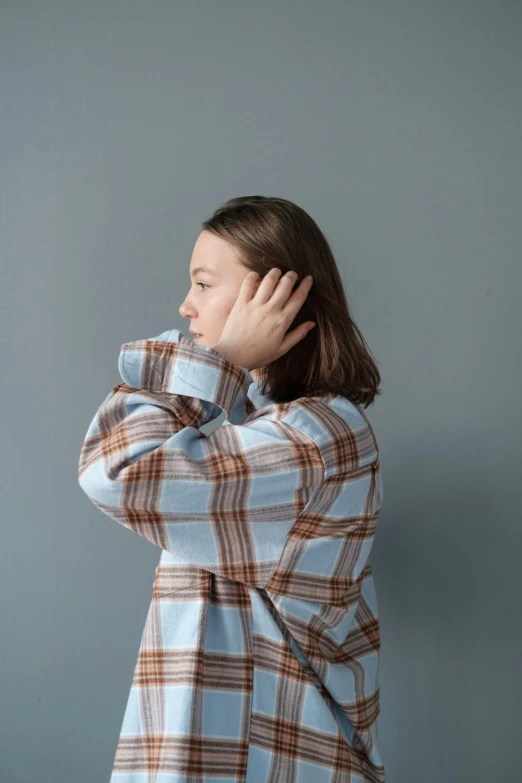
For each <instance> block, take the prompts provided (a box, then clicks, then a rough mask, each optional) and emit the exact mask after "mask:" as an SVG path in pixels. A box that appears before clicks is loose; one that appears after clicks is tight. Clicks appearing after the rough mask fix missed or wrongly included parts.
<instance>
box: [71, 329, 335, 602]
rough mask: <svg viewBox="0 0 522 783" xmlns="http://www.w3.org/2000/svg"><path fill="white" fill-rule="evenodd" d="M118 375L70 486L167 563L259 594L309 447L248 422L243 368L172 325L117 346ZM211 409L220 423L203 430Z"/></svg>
mask: <svg viewBox="0 0 522 783" xmlns="http://www.w3.org/2000/svg"><path fill="white" fill-rule="evenodd" d="M118 368H119V372H120V375H121V377H122V379H123V383H120V384H118V385H117V386H115V387H114V388H113V389H112V391H111V392H110V393H109V394H108V396H107V397H106V399H105V400H104V401H103V403H102V404H101V406H100V408H99V409H98V411H97V413H96V415H95V416H94V418H93V419H92V421H91V423H90V425H89V428H88V430H87V434H86V436H85V439H84V442H83V445H82V448H81V454H80V461H79V472H78V479H79V483H80V486H81V488H82V489H83V491H84V492H85V493H86V494H87V496H88V497H89V498H90V499H91V501H92V502H93V503H94V504H95V505H96V506H97V507H98V508H99V509H100V510H101V511H102V512H103V513H105V514H106V515H107V516H108V517H110V518H112V519H114V520H115V521H116V522H118V523H120V524H121V525H124V526H125V527H127V528H129V530H132V531H133V532H135V533H138V534H139V535H140V536H142V537H143V538H146V539H147V540H148V541H150V542H151V543H153V544H156V545H157V546H159V547H161V548H162V549H165V550H168V551H169V552H170V553H171V554H172V555H173V556H174V559H173V560H172V559H170V560H169V562H176V561H178V562H179V563H180V564H183V565H185V566H193V567H197V568H202V569H206V570H208V571H211V572H213V573H215V574H219V575H221V576H224V577H227V578H230V579H233V580H237V581H240V582H243V583H245V584H251V585H254V586H257V587H263V586H264V585H265V584H267V582H268V581H269V579H270V577H271V575H272V574H273V573H274V571H275V569H276V567H277V564H278V561H279V559H280V557H281V554H282V551H283V547H284V545H285V543H286V540H287V537H288V533H289V531H290V530H291V528H292V527H293V525H294V523H295V522H296V519H297V517H298V516H299V515H300V514H301V513H302V512H303V511H304V510H305V508H306V506H307V504H308V502H309V500H310V498H311V495H312V493H313V490H314V488H315V487H316V486H317V485H318V484H320V483H321V481H322V479H323V477H324V463H323V460H322V457H321V452H320V450H319V448H318V446H317V445H316V443H315V442H314V441H313V440H312V438H310V437H309V436H308V435H306V434H305V433H304V432H303V431H302V429H300V428H298V427H295V426H292V425H290V424H288V422H284V421H281V420H275V421H274V420H272V419H268V418H265V417H262V416H259V417H256V416H252V417H250V418H249V416H250V414H251V413H255V408H254V407H253V406H252V404H251V401H250V399H249V398H248V397H247V391H248V387H249V385H250V383H252V381H253V378H252V376H251V375H250V373H249V371H248V370H247V369H245V368H242V367H239V366H238V365H236V364H234V363H232V362H230V361H229V360H228V359H226V358H225V356H224V355H223V354H221V353H220V352H219V351H217V350H215V349H213V348H210V347H208V346H199V345H197V344H195V343H193V342H192V341H190V340H189V339H188V338H187V337H186V336H185V335H184V334H182V333H181V332H180V331H179V330H178V329H172V330H169V331H168V332H164V333H162V334H161V335H160V336H159V337H156V338H152V339H150V340H139V341H137V342H133V343H124V344H123V345H122V346H121V349H120V356H119V361H118ZM221 411H225V413H226V414H227V418H228V420H229V422H230V423H229V424H227V425H226V426H222V427H219V428H218V429H216V430H215V431H214V432H212V433H211V434H210V435H207V436H205V435H203V433H201V432H200V431H199V429H198V428H199V427H200V426H201V425H202V424H205V423H207V422H210V421H212V420H213V419H215V418H217V417H218V416H219V415H220V413H221Z"/></svg>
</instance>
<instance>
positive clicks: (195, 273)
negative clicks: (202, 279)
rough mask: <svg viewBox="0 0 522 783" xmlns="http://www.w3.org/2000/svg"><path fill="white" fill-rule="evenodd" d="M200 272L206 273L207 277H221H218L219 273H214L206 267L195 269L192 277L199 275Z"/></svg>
mask: <svg viewBox="0 0 522 783" xmlns="http://www.w3.org/2000/svg"><path fill="white" fill-rule="evenodd" d="M198 272H205V273H206V274H207V275H214V277H220V276H221V275H218V273H217V272H213V271H212V269H209V268H208V267H206V266H197V267H196V268H195V269H193V270H192V276H194V275H197V273H198Z"/></svg>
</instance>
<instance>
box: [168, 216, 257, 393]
mask: <svg viewBox="0 0 522 783" xmlns="http://www.w3.org/2000/svg"><path fill="white" fill-rule="evenodd" d="M236 253H237V251H236V249H235V248H234V247H233V246H232V245H231V244H229V243H228V242H226V240H224V239H222V238H221V237H218V236H216V235H215V234H212V233H211V232H210V231H202V232H201V234H200V235H199V237H198V238H197V241H196V244H195V245H194V250H193V251H192V258H191V261H190V267H189V274H190V280H191V287H190V290H189V292H188V294H187V296H186V297H185V300H184V301H183V302H182V304H181V305H180V307H179V312H180V315H182V316H183V318H188V319H189V320H190V323H189V329H192V330H193V331H194V332H199V333H200V334H201V337H194V342H195V343H196V344H197V345H208V346H210V347H213V346H214V345H216V343H217V342H218V340H219V338H220V337H221V332H222V331H223V328H224V326H225V323H226V320H227V318H228V315H229V313H230V311H231V310H232V308H233V306H234V304H235V301H236V299H237V297H238V295H239V290H240V288H241V283H242V282H243V278H244V277H245V276H246V275H247V274H248V272H249V271H250V270H249V269H247V268H246V267H244V266H242V264H240V263H239V261H238V260H237V255H236ZM199 267H205V270H204V271H203V270H201V271H199ZM255 372H256V371H255V370H254V371H252V372H251V375H252V377H253V378H255V377H256V375H255Z"/></svg>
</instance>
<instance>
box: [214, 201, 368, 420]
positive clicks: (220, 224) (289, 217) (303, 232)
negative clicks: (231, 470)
mask: <svg viewBox="0 0 522 783" xmlns="http://www.w3.org/2000/svg"><path fill="white" fill-rule="evenodd" d="M201 227H202V230H203V231H210V232H212V233H214V234H216V235H217V236H219V237H222V238H223V239H225V240H226V241H227V242H230V243H231V244H232V245H234V246H235V247H236V248H237V250H238V251H239V254H238V256H239V257H238V260H239V263H241V264H242V265H243V266H245V267H246V268H248V269H253V270H254V271H256V272H257V273H258V274H259V275H260V276H261V277H263V276H264V275H265V274H266V273H267V272H268V271H269V270H270V269H272V268H273V267H278V268H279V269H280V270H281V272H282V273H283V274H286V272H289V271H290V270H293V271H295V272H297V275H298V278H297V280H296V282H295V286H294V288H295V287H297V286H298V285H299V284H300V283H301V280H303V278H304V277H306V275H309V274H311V275H312V276H313V285H312V288H311V289H310V292H309V294H308V296H307V298H306V300H305V302H304V304H303V306H302V307H301V309H300V310H299V312H298V313H297V315H296V317H295V318H294V320H293V322H292V324H291V326H290V327H289V331H291V330H293V329H295V327H296V326H298V325H299V324H301V323H303V322H304V321H309V320H311V321H313V322H314V323H315V324H316V326H315V328H314V329H312V331H311V332H308V334H307V335H306V337H304V338H303V339H302V340H300V341H299V342H298V343H297V345H294V347H293V348H291V349H290V350H289V351H287V353H286V354H284V355H283V356H281V357H279V359H277V360H276V361H274V362H271V364H269V365H268V366H267V367H263V368H260V369H259V374H260V378H261V379H262V389H261V391H262V393H263V394H267V393H269V395H270V397H271V398H272V399H273V400H274V401H275V402H290V401H291V400H295V399H298V398H299V397H312V396H316V395H329V394H332V395H341V396H343V397H346V398H348V399H349V400H350V401H351V402H353V403H355V404H362V405H363V406H364V407H365V408H367V407H368V406H369V405H371V404H372V403H373V401H374V398H375V396H376V395H378V394H381V391H380V389H379V388H378V387H379V384H380V382H381V376H380V374H379V370H378V369H377V364H376V363H375V360H374V358H373V356H372V354H371V352H370V350H369V348H368V346H367V344H366V342H365V340H364V338H363V336H362V334H361V332H360V331H359V329H358V327H357V325H356V324H355V322H354V320H353V318H352V317H351V315H350V311H349V308H348V302H347V299H346V294H345V291H344V288H343V283H342V280H341V276H340V274H339V270H338V269H337V265H336V263H335V259H334V256H333V253H332V250H331V248H330V246H329V244H328V241H327V240H326V237H325V236H324V234H323V233H322V231H321V230H320V228H319V226H318V225H317V223H316V222H315V221H314V220H313V219H312V218H311V217H310V215H308V213H307V212H305V210H304V209H302V208H301V207H299V206H297V204H294V203H292V202H291V201H287V200H286V199H283V198H273V197H268V196H241V197H239V198H233V199H230V200H229V201H226V202H225V203H224V204H223V205H222V206H220V207H219V208H218V209H216V211H215V212H214V214H213V215H212V216H211V217H210V218H208V219H207V220H205V221H203V223H202V224H201Z"/></svg>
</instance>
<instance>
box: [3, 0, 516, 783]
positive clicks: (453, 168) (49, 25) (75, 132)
mask: <svg viewBox="0 0 522 783" xmlns="http://www.w3.org/2000/svg"><path fill="white" fill-rule="evenodd" d="M0 20H1V29H0V35H1V69H0V73H1V75H0V79H1V85H0V86H1V104H0V110H1V122H0V134H1V138H0V150H1V171H0V176H1V189H0V197H1V199H2V203H1V208H0V215H1V216H2V220H1V225H2V231H1V234H0V243H1V244H0V253H1V281H0V282H1V294H2V306H1V309H0V315H1V324H0V335H1V341H2V369H3V372H2V384H1V392H2V410H3V414H4V415H3V422H2V431H3V437H2V445H3V448H2V451H1V454H2V469H1V471H0V475H1V478H2V516H1V519H2V533H3V535H2V547H1V558H2V560H1V564H0V565H1V574H0V576H1V584H0V588H1V589H0V600H1V602H2V605H1V612H2V615H1V645H2V648H1V656H0V658H1V660H0V674H1V708H0V709H1V726H0V729H1V733H0V779H1V781H2V783H33V781H38V782H39V783H40V781H43V783H48V782H52V783H70V782H71V781H74V783H93V781H104V780H108V778H109V775H110V769H111V765H112V761H113V755H114V751H115V748H116V743H117V738H118V734H119V730H120V722H121V720H122V717H123V711H124V707H125V702H126V699H127V695H128V691H129V687H130V683H131V677H132V673H133V669H134V665H135V662H136V656H137V651H138V646H139V641H140V637H141V633H142V630H143V625H144V621H145V615H146V612H147V608H148V605H149V601H150V598H151V590H152V582H153V580H154V576H155V574H154V569H155V567H156V565H157V563H158V560H159V555H160V551H159V550H158V549H157V548H156V547H154V546H153V545H152V544H150V543H148V542H146V541H145V540H143V539H141V538H140V537H139V536H135V535H132V534H131V533H130V532H129V531H128V530H126V529H125V528H123V527H120V526H118V525H117V523H114V522H112V521H110V520H109V519H108V518H107V517H105V516H104V515H102V514H101V513H100V512H99V511H98V510H97V509H96V508H95V507H94V506H93V505H92V504H91V503H90V502H89V501H88V499H87V498H86V496H85V495H84V494H83V493H82V491H81V489H80V488H79V485H78V483H77V468H78V458H79V451H80V447H81V443H82V440H83V437H84V435H85V432H86V429H87V426H88V424H89V422H90V420H91V418H92V416H93V415H94V413H95V411H96V410H97V408H98V406H99V405H100V404H101V402H102V400H103V399H104V398H105V396H106V395H107V394H108V393H109V391H110V389H111V388H112V387H113V386H114V385H116V384H117V383H119V382H120V380H121V379H120V377H119V375H118V372H117V356H118V353H119V348H120V345H121V344H122V343H124V342H126V341H129V340H135V339H141V338H144V337H151V336H153V335H156V334H159V333H160V332H161V331H163V330H165V329H168V328H171V327H177V328H181V329H182V330H183V329H184V328H185V329H186V328H187V325H188V324H187V321H186V320H185V319H183V318H182V317H181V316H180V315H179V313H178V307H179V304H180V302H181V301H182V298H183V296H184V295H185V292H186V290H187V286H188V284H189V279H188V265H189V263H190V255H191V252H192V248H193V245H194V242H195V240H196V238H197V235H198V233H199V223H200V221H201V220H202V219H203V218H204V217H206V216H207V215H209V214H210V213H211V212H212V210H213V209H214V208H215V207H216V206H217V205H218V204H220V203H221V202H222V201H224V200H225V199H227V198H230V197H232V196H237V195H246V194H254V193H260V194H264V195H278V196H283V197H285V198H289V199H291V200H293V201H296V202H297V203H298V204H300V205H301V206H303V207H304V208H305V209H306V210H308V211H309V212H310V214H311V215H312V216H313V217H314V218H315V219H316V220H317V222H318V223H319V225H320V226H321V228H322V229H323V230H324V231H325V233H326V235H327V237H328V238H329V239H330V241H331V243H332V246H333V249H334V252H335V253H336V257H337V259H338V263H339V266H340V269H341V272H342V275H343V280H344V283H345V286H346V290H347V293H348V296H349V301H350V302H351V304H352V307H353V309H354V314H355V317H356V319H357V322H358V324H359V326H360V328H361V330H362V332H363V334H364V336H365V338H366V339H367V341H368V343H369V345H370V348H371V349H372V351H373V352H374V354H375V356H376V359H377V361H378V362H379V366H380V369H381V372H382V376H383V381H384V383H383V391H384V393H383V396H382V397H381V398H379V399H378V401H377V403H376V404H375V406H374V407H373V408H369V409H368V410H367V412H368V415H369V416H370V420H371V421H372V423H373V425H374V426H375V428H376V432H377V435H378V437H379V439H380V444H381V453H382V463H383V480H384V507H383V512H382V516H381V521H380V529H379V530H378V535H377V539H376V543H375V547H374V550H373V565H374V572H375V581H376V586H377V590H378V598H379V608H380V613H381V633H382V645H383V649H382V663H381V683H382V684H381V689H382V711H381V717H380V720H379V731H380V735H381V750H382V755H383V760H384V762H385V765H386V769H387V783H418V781H423V783H442V782H443V783H461V781H463V780H473V781H474V782H475V783H479V782H480V783H482V782H483V783H491V781H497V780H499V781H500V780H514V779H516V777H517V773H518V774H520V764H521V762H522V753H521V743H520V726H521V718H520V704H521V702H522V687H521V676H520V657H521V640H522V632H521V623H520V618H521V616H522V612H521V609H522V606H521V600H520V592H521V591H520V586H519V579H518V576H519V567H520V560H521V554H522V551H521V550H522V547H521V543H522V536H521V525H520V521H521V520H520V511H519V506H518V503H517V495H518V490H519V486H520V479H521V467H522V465H521V456H520V454H521V451H520V442H521V434H522V433H521V420H522V416H521V413H520V407H521V406H520V403H521V381H522V379H521V372H520V355H521V323H520V321H521V317H520V306H519V299H520V294H521V284H522V264H521V237H522V228H521V222H522V221H521V215H522V171H521V168H522V165H521V162H522V155H521V149H520V142H521V130H522V123H521V119H522V108H521V102H520V84H521V75H522V55H521V53H522V24H521V23H522V7H521V4H520V3H517V2H509V1H508V0H490V2H477V0H474V1H473V2H472V1H471V0H466V1H464V2H456V3H455V2H450V1H449V0H447V1H446V2H431V3H419V2H414V1H413V0H397V1H396V2H392V3H390V2H384V1H383V0H381V2H362V1H360V2H340V1H339V2H326V3H312V2H308V3H305V2H297V0H294V2H286V3H269V2H262V3H255V4H254V3H244V2H239V0H238V1H237V2H220V3H214V2H200V1H199V0H195V2H192V3H185V2H158V1H157V0H148V1H147V2H145V0H143V1H142V2H138V1H137V0H133V1H132V2H130V0H125V1H124V0H113V1H112V2H110V3H107V2H101V0H89V2H85V3H72V2H57V1H54V0H44V1H39V2H27V0H16V2H15V0H12V2H7V1H6V0H2V2H1V3H0Z"/></svg>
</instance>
